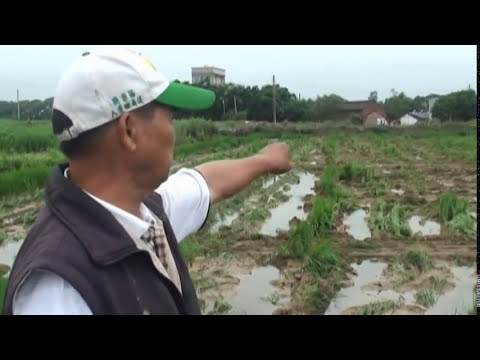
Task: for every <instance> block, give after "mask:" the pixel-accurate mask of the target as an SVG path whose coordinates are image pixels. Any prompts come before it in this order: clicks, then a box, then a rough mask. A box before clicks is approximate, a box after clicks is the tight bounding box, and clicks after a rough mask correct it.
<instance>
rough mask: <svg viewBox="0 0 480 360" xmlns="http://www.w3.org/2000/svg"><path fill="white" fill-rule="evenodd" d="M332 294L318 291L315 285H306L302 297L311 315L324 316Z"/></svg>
mask: <svg viewBox="0 0 480 360" xmlns="http://www.w3.org/2000/svg"><path fill="white" fill-rule="evenodd" d="M332 296H333V293H330V292H329V291H325V290H324V289H320V288H319V287H318V286H317V285H308V286H307V287H306V288H305V289H304V290H303V296H302V298H303V299H304V301H305V303H306V305H307V306H308V307H309V308H310V309H309V310H310V312H311V313H313V314H324V313H325V311H326V310H327V309H328V306H329V305H330V301H331V298H332Z"/></svg>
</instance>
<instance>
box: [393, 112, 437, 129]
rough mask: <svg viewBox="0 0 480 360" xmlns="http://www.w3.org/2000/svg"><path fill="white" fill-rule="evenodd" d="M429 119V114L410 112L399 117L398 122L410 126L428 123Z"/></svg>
mask: <svg viewBox="0 0 480 360" xmlns="http://www.w3.org/2000/svg"><path fill="white" fill-rule="evenodd" d="M429 121H430V118H429V117H428V116H427V115H424V116H419V115H418V113H417V114H416V113H408V114H405V115H403V116H402V117H401V118H400V119H398V121H397V122H396V123H397V124H399V125H400V126H410V125H416V124H418V123H428V122H429Z"/></svg>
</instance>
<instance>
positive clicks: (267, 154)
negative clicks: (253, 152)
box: [258, 143, 292, 174]
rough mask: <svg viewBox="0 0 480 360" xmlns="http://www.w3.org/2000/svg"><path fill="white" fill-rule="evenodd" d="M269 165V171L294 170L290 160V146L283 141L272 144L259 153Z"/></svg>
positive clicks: (275, 172) (279, 172) (273, 172)
mask: <svg viewBox="0 0 480 360" xmlns="http://www.w3.org/2000/svg"><path fill="white" fill-rule="evenodd" d="M258 156H260V157H261V158H262V159H263V160H264V161H265V164H266V166H267V172H269V173H272V174H283V173H286V172H288V171H290V170H292V163H291V162H290V147H289V146H288V145H287V144H283V143H274V144H270V145H268V146H267V147H265V148H263V149H262V150H261V151H260V152H259V153H258Z"/></svg>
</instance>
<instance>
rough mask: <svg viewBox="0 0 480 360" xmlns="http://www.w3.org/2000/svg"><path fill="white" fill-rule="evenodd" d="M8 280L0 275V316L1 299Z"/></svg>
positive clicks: (1, 308) (0, 308)
mask: <svg viewBox="0 0 480 360" xmlns="http://www.w3.org/2000/svg"><path fill="white" fill-rule="evenodd" d="M7 285H8V279H7V278H6V277H4V276H3V275H0V315H1V314H2V312H3V299H4V297H5V292H6V291H7Z"/></svg>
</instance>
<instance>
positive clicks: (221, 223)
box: [210, 213, 238, 234]
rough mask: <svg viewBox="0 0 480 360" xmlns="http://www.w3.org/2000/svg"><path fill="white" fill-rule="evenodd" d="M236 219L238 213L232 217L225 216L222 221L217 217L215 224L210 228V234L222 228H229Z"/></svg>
mask: <svg viewBox="0 0 480 360" xmlns="http://www.w3.org/2000/svg"><path fill="white" fill-rule="evenodd" d="M237 218H238V213H234V214H232V215H227V216H225V217H224V219H223V220H222V219H221V218H220V217H219V216H218V217H217V222H215V224H213V226H212V227H211V228H210V233H211V234H215V233H217V232H218V231H219V230H220V228H221V227H222V226H230V225H232V223H233V222H234V221H235V220H236V219H237Z"/></svg>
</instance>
